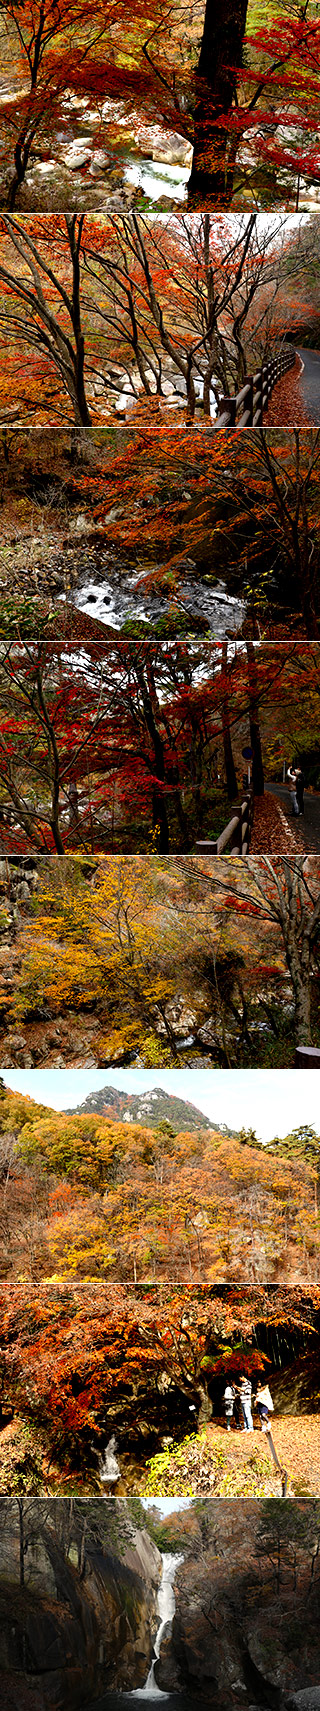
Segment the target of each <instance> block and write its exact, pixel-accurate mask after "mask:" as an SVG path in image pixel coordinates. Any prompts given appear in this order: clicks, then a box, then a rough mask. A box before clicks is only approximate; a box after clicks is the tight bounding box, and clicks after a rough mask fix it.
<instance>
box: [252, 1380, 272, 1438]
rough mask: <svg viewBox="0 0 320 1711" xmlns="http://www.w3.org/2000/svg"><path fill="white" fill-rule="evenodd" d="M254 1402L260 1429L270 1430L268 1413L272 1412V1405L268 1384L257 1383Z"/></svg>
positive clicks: (263, 1430)
mask: <svg viewBox="0 0 320 1711" xmlns="http://www.w3.org/2000/svg"><path fill="white" fill-rule="evenodd" d="M255 1403H256V1408H257V1410H258V1414H259V1420H260V1426H261V1431H262V1432H271V1425H270V1420H269V1414H273V1413H274V1407H273V1401H272V1396H271V1394H270V1390H269V1385H268V1384H258V1387H257V1392H256V1397H255Z"/></svg>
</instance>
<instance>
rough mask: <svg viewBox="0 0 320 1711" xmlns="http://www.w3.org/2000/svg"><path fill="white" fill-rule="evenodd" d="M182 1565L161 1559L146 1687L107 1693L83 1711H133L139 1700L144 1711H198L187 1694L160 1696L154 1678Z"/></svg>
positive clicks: (173, 1558)
mask: <svg viewBox="0 0 320 1711" xmlns="http://www.w3.org/2000/svg"><path fill="white" fill-rule="evenodd" d="M181 1562H183V1556H181V1555H180V1556H178V1555H173V1554H172V1553H170V1552H165V1553H164V1554H163V1555H162V1578H161V1584H160V1587H159V1592H158V1600H157V1603H158V1615H159V1626H158V1628H157V1633H156V1637H155V1642H154V1653H153V1660H152V1664H151V1669H149V1674H148V1676H147V1680H146V1683H145V1686H144V1687H138V1688H136V1689H134V1691H133V1692H132V1693H106V1694H104V1695H103V1697H102V1698H101V1699H99V1700H95V1702H94V1703H92V1705H87V1706H86V1711H129V1708H130V1711H133V1700H136V1701H137V1704H138V1702H139V1701H140V1700H141V1701H142V1704H143V1708H144V1711H155V1706H156V1704H159V1711H160V1700H162V1703H163V1706H165V1707H166V1711H198V1703H197V1701H196V1700H195V1699H190V1698H189V1694H185V1693H183V1694H181V1693H162V1691H161V1688H160V1687H157V1683H156V1679H155V1674H154V1665H155V1662H156V1659H157V1658H159V1657H160V1647H161V1641H162V1638H163V1634H164V1631H165V1628H166V1627H167V1624H168V1623H171V1622H172V1620H173V1616H174V1612H175V1596H174V1579H175V1574H176V1570H177V1568H178V1567H179V1563H181Z"/></svg>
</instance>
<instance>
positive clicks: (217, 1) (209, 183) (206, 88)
mask: <svg viewBox="0 0 320 1711" xmlns="http://www.w3.org/2000/svg"><path fill="white" fill-rule="evenodd" d="M247 3H248V0H207V3H206V10H205V19H204V28H203V36H202V42H201V49H200V58H199V62H198V66H197V73H196V84H195V107H194V153H193V164H192V172H191V178H190V183H189V207H202V208H203V207H204V206H205V205H206V203H207V202H208V200H209V199H210V202H211V207H212V205H216V206H217V205H218V206H220V207H230V202H231V198H232V191H233V179H234V167H235V161H236V156H237V152H238V137H237V135H234V133H233V132H230V129H229V127H228V124H224V123H223V120H224V117H226V116H227V115H228V113H229V112H230V108H231V107H232V104H233V101H234V96H235V91H236V83H237V67H240V66H241V64H242V49H243V38H244V33H245V27H246V16H247Z"/></svg>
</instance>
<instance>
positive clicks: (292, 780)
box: [287, 761, 299, 815]
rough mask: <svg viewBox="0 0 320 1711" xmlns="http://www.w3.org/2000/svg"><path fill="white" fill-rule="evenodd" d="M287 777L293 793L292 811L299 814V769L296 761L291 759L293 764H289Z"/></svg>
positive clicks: (291, 793)
mask: <svg viewBox="0 0 320 1711" xmlns="http://www.w3.org/2000/svg"><path fill="white" fill-rule="evenodd" d="M287 779H288V784H289V790H290V795H291V807H292V813H293V814H295V815H296V814H299V803H298V797H297V771H296V767H295V764H294V761H291V766H288V771H287Z"/></svg>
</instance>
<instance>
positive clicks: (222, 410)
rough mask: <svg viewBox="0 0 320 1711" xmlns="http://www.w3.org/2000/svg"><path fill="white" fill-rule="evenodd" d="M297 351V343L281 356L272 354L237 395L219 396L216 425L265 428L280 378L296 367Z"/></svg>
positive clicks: (283, 351) (250, 376)
mask: <svg viewBox="0 0 320 1711" xmlns="http://www.w3.org/2000/svg"><path fill="white" fill-rule="evenodd" d="M295 360H296V352H295V350H294V347H293V345H286V346H285V349H284V350H282V351H280V353H279V356H275V357H270V358H269V362H263V363H262V368H258V370H257V373H256V374H250V375H249V376H248V380H246V381H245V383H244V386H242V388H241V392H237V393H236V394H235V396H234V397H233V398H229V397H225V398H219V414H218V416H216V417H215V424H214V425H215V427H216V428H235V427H236V426H237V424H238V425H239V427H241V428H261V424H262V422H263V417H264V412H265V410H267V409H268V402H269V398H270V395H271V392H272V391H273V387H274V386H276V384H277V380H281V376H282V375H283V374H286V372H287V369H288V368H293V364H294V362H295Z"/></svg>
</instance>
